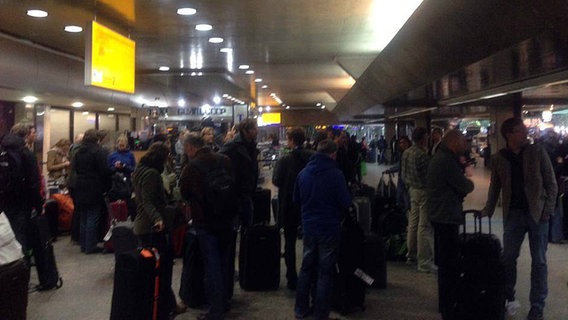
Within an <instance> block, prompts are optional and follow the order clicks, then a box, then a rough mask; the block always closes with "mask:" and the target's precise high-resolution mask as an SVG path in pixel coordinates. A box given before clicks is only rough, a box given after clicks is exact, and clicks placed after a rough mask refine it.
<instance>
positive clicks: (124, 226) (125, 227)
mask: <svg viewBox="0 0 568 320" xmlns="http://www.w3.org/2000/svg"><path fill="white" fill-rule="evenodd" d="M132 227H133V223H132V222H131V221H122V222H118V223H117V224H116V225H115V226H114V227H113V228H112V231H111V232H112V233H111V237H110V239H111V241H112V244H113V247H114V256H115V257H116V256H118V255H119V254H121V253H123V252H128V251H132V250H134V249H136V248H137V247H138V237H136V235H135V234H134V231H133V230H132Z"/></svg>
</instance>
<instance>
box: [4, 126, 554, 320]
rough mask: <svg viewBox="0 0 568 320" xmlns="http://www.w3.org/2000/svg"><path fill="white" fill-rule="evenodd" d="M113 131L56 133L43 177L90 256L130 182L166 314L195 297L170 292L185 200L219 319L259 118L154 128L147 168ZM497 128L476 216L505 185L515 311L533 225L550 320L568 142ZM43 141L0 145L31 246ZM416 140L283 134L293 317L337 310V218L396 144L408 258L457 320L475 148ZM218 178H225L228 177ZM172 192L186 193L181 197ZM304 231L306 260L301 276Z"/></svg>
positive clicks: (416, 134) (535, 305)
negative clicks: (9, 153)
mask: <svg viewBox="0 0 568 320" xmlns="http://www.w3.org/2000/svg"><path fill="white" fill-rule="evenodd" d="M106 134H107V133H106V132H105V131H104V130H96V129H90V130H87V131H86V132H84V134H82V135H78V136H77V137H76V138H75V140H74V141H73V143H71V142H70V141H68V140H66V139H61V140H59V141H58V142H57V143H56V144H55V145H54V147H53V149H52V150H50V151H49V152H48V159H47V170H48V175H47V176H48V184H47V185H48V186H49V190H50V191H51V192H54V193H56V192H58V191H57V190H58V189H59V190H62V189H67V190H68V191H69V194H70V195H71V197H72V199H73V202H74V205H75V214H74V215H75V216H76V217H77V219H78V226H79V228H78V229H79V232H78V237H76V239H75V240H77V242H78V244H79V245H80V250H81V252H84V253H85V254H93V253H98V252H101V251H102V250H103V248H102V247H101V246H100V240H101V238H102V237H101V236H102V234H101V233H104V232H106V229H105V226H106V218H105V215H106V214H107V213H106V211H107V205H106V204H107V203H108V201H109V200H108V198H107V197H108V194H109V192H110V191H111V189H113V177H114V176H116V175H117V174H119V175H120V177H121V179H123V181H128V184H127V186H128V187H129V188H130V189H129V192H128V196H127V198H128V199H126V200H130V201H133V203H134V209H132V210H133V211H134V212H132V213H131V217H132V218H133V220H134V223H133V232H134V234H135V235H136V236H137V237H138V241H139V244H141V245H144V246H152V247H155V248H157V249H158V251H159V252H160V256H161V259H160V261H161V262H160V264H161V267H160V300H159V307H158V315H159V318H160V319H168V317H170V316H171V315H175V314H178V313H182V312H184V311H185V309H186V308H187V306H186V305H185V304H184V301H180V302H178V301H177V299H176V295H175V294H174V291H173V290H172V287H171V282H172V270H173V260H174V253H173V247H172V244H171V241H170V240H169V239H170V234H171V232H172V230H173V227H174V223H175V222H174V220H175V217H174V215H175V213H174V212H177V211H178V210H170V209H169V208H170V207H171V206H172V204H173V205H174V206H175V205H178V204H180V203H187V204H189V208H190V212H191V217H190V219H191V232H192V233H193V234H194V235H195V236H196V239H197V241H198V244H199V248H200V250H201V251H202V255H203V266H204V270H205V275H204V279H203V281H204V285H205V294H206V298H207V301H208V305H207V308H206V310H205V312H204V313H202V314H199V315H198V317H197V319H201V320H204V319H224V315H225V313H226V312H227V311H228V310H230V309H231V298H232V296H233V283H234V277H235V268H234V261H235V254H236V240H237V232H238V230H239V229H241V230H243V229H246V228H248V227H250V226H251V225H252V223H253V213H254V201H253V194H254V192H255V190H256V189H257V185H258V180H259V166H258V155H259V151H258V149H257V145H256V138H257V135H258V128H257V124H256V121H255V120H254V119H245V120H244V121H242V122H241V123H240V124H238V125H237V126H236V127H234V128H232V129H231V130H230V131H229V132H228V133H227V134H226V136H221V137H216V136H215V130H214V128H211V127H205V128H202V129H201V130H199V131H191V132H190V131H184V132H181V133H179V136H178V138H177V141H171V140H170V138H168V136H167V135H166V134H165V133H164V132H163V131H159V130H158V132H157V133H156V135H155V136H154V137H153V138H152V139H151V143H150V144H149V148H148V150H147V152H146V153H145V154H144V155H143V156H142V158H141V159H140V161H139V163H136V160H135V158H134V156H133V154H132V152H131V151H130V150H129V144H130V143H129V137H128V136H125V135H121V136H119V137H118V139H117V140H116V150H115V151H113V152H112V153H110V154H109V152H108V151H107V150H106V149H105V148H103V146H102V143H103V141H104V140H105V138H106ZM501 135H502V136H503V138H504V139H505V140H506V147H505V148H503V149H502V150H499V151H498V152H497V153H496V154H495V155H494V156H493V158H492V160H491V168H492V174H491V182H490V187H489V192H488V199H487V203H486V205H485V207H484V208H483V210H481V215H482V216H491V215H493V212H494V210H495V206H496V205H497V201H498V198H499V195H500V194H501V195H502V203H503V221H504V236H503V245H504V246H503V264H504V268H505V298H506V310H507V311H508V312H509V313H510V314H514V313H515V312H516V311H517V310H518V309H519V306H520V304H519V302H518V301H517V300H516V299H515V284H516V280H517V279H516V275H517V272H516V266H517V263H516V261H517V258H518V256H519V254H520V247H521V244H522V242H523V240H524V236H525V233H528V234H529V241H530V251H531V256H532V272H531V294H530V303H531V309H530V312H529V315H528V319H529V320H538V319H543V310H544V306H545V299H546V296H547V264H546V247H547V246H546V244H547V242H548V232H549V220H550V219H551V216H552V215H553V213H554V210H555V204H556V200H557V179H556V176H555V172H557V174H560V173H559V171H560V170H562V168H563V166H562V165H561V164H563V163H562V161H561V160H558V159H564V156H563V155H561V149H562V148H561V147H560V146H558V145H554V144H551V143H549V142H550V141H544V143H537V144H528V143H527V129H526V127H525V126H524V124H523V122H522V121H521V120H520V119H517V118H511V119H508V120H506V121H505V122H504V123H503V124H502V126H501ZM34 137H35V128H34V127H33V126H31V125H29V124H25V123H21V124H16V125H15V126H14V127H13V128H12V130H11V131H10V133H9V134H7V135H6V136H5V137H4V139H3V140H2V143H1V145H2V148H3V149H10V150H15V151H16V152H18V154H20V155H21V165H22V168H25V170H23V172H25V177H24V179H23V181H24V183H23V184H22V185H20V186H18V188H19V189H17V190H15V193H14V194H12V195H10V197H12V198H11V199H10V201H6V200H5V196H6V195H1V196H2V197H3V200H2V201H1V203H0V204H1V205H2V207H1V208H0V209H1V210H2V211H4V212H5V213H6V215H7V217H8V219H9V221H10V223H11V225H12V228H13V230H14V233H15V235H16V239H17V240H18V241H19V242H20V243H21V244H22V248H23V249H22V250H23V251H24V253H26V252H27V251H28V249H29V246H28V245H27V241H26V235H27V225H28V224H29V220H30V218H31V214H32V212H34V211H35V212H38V211H41V210H42V206H43V203H44V197H45V195H42V187H41V185H42V179H41V177H40V174H39V170H38V162H37V159H36V158H35V155H34V154H33V152H32V151H31V150H30V149H29V146H30V145H33V139H35V138H34ZM411 138H412V143H411V141H410V139H409V138H408V137H406V136H402V137H399V138H398V139H393V140H392V141H391V144H390V145H391V147H390V148H388V144H387V141H386V139H385V138H384V136H380V137H377V136H375V137H374V139H372V141H371V142H370V143H369V144H367V142H366V141H365V139H363V140H362V141H361V142H357V139H356V137H355V136H352V137H350V136H349V134H348V133H347V132H346V131H344V130H334V129H333V128H328V129H327V130H325V131H321V132H317V133H316V135H315V137H314V139H313V143H312V144H307V143H306V134H305V131H304V130H303V129H302V128H291V129H289V130H288V131H287V133H286V139H287V143H286V149H287V150H288V152H286V153H283V155H282V156H281V157H280V159H279V160H278V161H277V163H276V164H275V166H274V171H273V176H272V182H273V184H274V185H275V186H276V187H278V189H279V192H278V207H279V214H278V217H277V218H278V221H277V224H278V226H279V227H281V228H282V229H283V231H284V254H283V255H284V260H285V265H286V269H287V270H286V280H287V284H286V286H287V288H288V289H290V290H295V291H296V300H295V307H294V314H295V317H296V319H304V318H307V317H310V316H312V315H313V316H315V318H316V319H329V314H330V310H331V294H332V287H333V274H334V272H335V271H334V270H335V265H336V263H337V259H338V251H339V241H340V231H341V218H342V216H343V215H344V213H345V212H346V210H347V208H348V207H349V206H351V204H352V194H353V190H354V189H356V186H360V185H361V183H362V171H364V170H363V168H362V165H363V163H364V162H365V161H366V159H367V158H368V155H369V153H373V154H374V155H376V157H377V158H376V159H377V160H378V163H379V164H380V165H381V164H386V163H387V156H386V153H387V150H388V149H390V150H392V152H391V159H390V161H389V162H390V163H392V164H394V166H393V167H392V168H390V169H389V170H388V172H390V173H394V172H398V173H399V178H398V185H397V197H396V198H397V201H396V202H397V205H398V206H399V208H400V209H401V210H403V212H405V213H406V214H407V216H408V228H407V246H408V253H407V264H410V265H416V268H417V271H418V272H426V273H437V276H438V288H439V292H438V294H439V295H438V297H439V310H440V313H441V314H442V317H443V319H446V320H447V319H455V318H454V315H453V306H454V305H455V299H456V286H455V283H456V282H457V279H458V277H459V274H458V260H459V245H458V244H459V238H458V237H459V230H458V228H459V225H460V224H462V223H463V221H464V217H463V207H462V202H463V199H464V197H465V196H466V195H467V194H468V193H470V192H472V191H473V189H474V184H473V182H472V180H471V179H470V177H471V176H472V168H471V166H470V165H469V163H468V162H467V161H465V159H466V157H465V155H466V154H467V153H468V151H469V150H468V144H467V141H466V138H465V137H464V136H463V135H462V133H460V132H459V131H458V130H448V131H447V132H446V133H445V134H443V132H442V130H440V129H438V128H436V129H434V130H433V131H432V132H431V135H430V133H429V132H428V131H427V130H426V129H425V128H422V127H417V128H415V129H414V131H413V132H412V136H411ZM374 149H377V151H378V153H375V150H374ZM551 159H552V160H553V161H551ZM553 163H554V165H553ZM176 168H177V170H176ZM223 176H226V177H227V178H226V181H219V179H218V177H223ZM221 180H222V179H221ZM222 183H225V184H226V185H227V186H228V188H222V191H219V190H217V189H215V188H216V185H215V184H222ZM176 189H177V190H179V192H174V190H176ZM212 192H222V193H218V194H216V195H217V196H218V197H223V198H217V199H216V200H217V201H215V199H211V193H212ZM132 199H133V200H132ZM219 199H230V200H227V201H219ZM299 230H301V232H302V238H303V259H302V262H301V267H300V269H299V271H298V270H297V263H296V241H297V239H298V232H299ZM101 231H102V232H101ZM310 293H312V297H311V298H310Z"/></svg>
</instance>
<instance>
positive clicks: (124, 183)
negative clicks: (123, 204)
mask: <svg viewBox="0 0 568 320" xmlns="http://www.w3.org/2000/svg"><path fill="white" fill-rule="evenodd" d="M108 196H109V198H110V200H111V201H116V200H127V199H130V198H131V197H132V185H131V182H130V179H128V178H127V177H126V176H125V175H124V173H122V172H115V173H114V174H113V176H112V185H111V188H110V190H109V192H108Z"/></svg>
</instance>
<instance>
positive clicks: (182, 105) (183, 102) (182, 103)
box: [178, 98, 185, 107]
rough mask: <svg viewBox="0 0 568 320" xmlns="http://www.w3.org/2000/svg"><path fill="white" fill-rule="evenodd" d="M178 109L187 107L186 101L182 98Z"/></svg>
mask: <svg viewBox="0 0 568 320" xmlns="http://www.w3.org/2000/svg"><path fill="white" fill-rule="evenodd" d="M178 107H185V99H182V98H180V99H179V100H178Z"/></svg>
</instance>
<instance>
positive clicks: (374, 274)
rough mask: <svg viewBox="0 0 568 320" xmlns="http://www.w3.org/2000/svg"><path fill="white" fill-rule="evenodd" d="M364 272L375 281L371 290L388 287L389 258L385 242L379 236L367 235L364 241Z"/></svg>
mask: <svg viewBox="0 0 568 320" xmlns="http://www.w3.org/2000/svg"><path fill="white" fill-rule="evenodd" d="M363 271H364V272H365V273H366V274H367V275H369V277H371V278H372V279H373V282H372V283H371V288H377V289H385V288H386V287H387V257H386V252H385V241H384V240H383V238H382V237H380V236H377V235H365V240H364V241H363Z"/></svg>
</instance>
